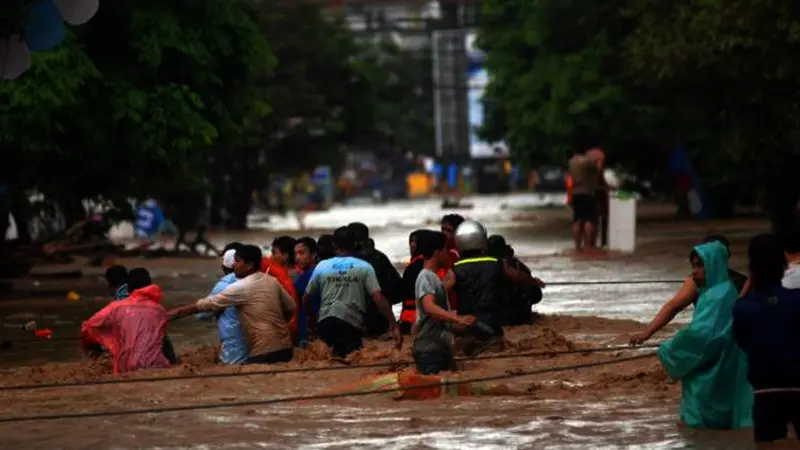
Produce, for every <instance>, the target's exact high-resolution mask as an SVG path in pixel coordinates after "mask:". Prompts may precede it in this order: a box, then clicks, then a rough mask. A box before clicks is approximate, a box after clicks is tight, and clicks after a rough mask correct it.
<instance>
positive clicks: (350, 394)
mask: <svg viewBox="0 0 800 450" xmlns="http://www.w3.org/2000/svg"><path fill="white" fill-rule="evenodd" d="M655 355H656V354H655V353H648V354H645V355H637V356H629V357H624V358H616V359H612V360H607V361H598V362H593V363H582V364H571V365H567V366H557V367H550V368H547V369H538V370H531V371H526V372H518V373H513V374H503V375H492V376H486V377H476V378H469V379H464V380H451V381H447V382H446V384H447V385H451V386H457V385H462V384H469V383H485V382H489V381H498V380H508V379H512V378H521V377H526V376H532V375H541V374H546V373H555V372H567V371H570V370H579V369H588V368H592V367H600V366H605V365H611V364H621V363H624V362H629V361H636V360H640V359H645V358H652V357H653V356H655ZM441 385H442V383H428V384H424V385H419V386H409V387H403V388H393V389H375V390H371V391H360V392H342V393H338V394H318V395H308V396H289V397H278V398H269V399H264V400H258V401H248V402H236V403H210V404H204V405H193V406H172V407H164V408H147V409H129V410H118V411H102V412H87V413H67V414H42V415H29V416H12V417H0V423H12V422H32V421H39V420H61V419H87V418H95V417H119V416H131V415H139V414H162V413H172V412H181V411H200V410H208V409H221V408H236V407H244V406H265V405H273V404H277V403H292V402H300V401H313V400H331V399H336V398H346V397H363V396H367V395H375V394H390V393H393V392H404V391H410V390H419V389H428V388H432V387H437V386H441Z"/></svg>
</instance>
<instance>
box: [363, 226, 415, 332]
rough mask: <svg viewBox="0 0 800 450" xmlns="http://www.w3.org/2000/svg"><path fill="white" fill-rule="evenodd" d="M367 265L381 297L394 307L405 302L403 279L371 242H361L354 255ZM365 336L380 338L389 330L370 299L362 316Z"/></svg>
mask: <svg viewBox="0 0 800 450" xmlns="http://www.w3.org/2000/svg"><path fill="white" fill-rule="evenodd" d="M354 256H355V257H356V258H359V259H362V260H364V261H366V262H368V263H369V265H371V266H372V268H373V269H374V270H375V275H376V276H377V278H378V284H379V285H380V286H381V292H382V293H383V296H384V297H386V299H387V300H389V303H391V304H392V305H396V304H398V303H401V302H402V301H403V300H405V296H404V295H403V279H402V278H400V273H399V272H397V269H396V268H395V267H394V264H392V261H391V260H389V257H387V256H386V255H385V254H384V253H383V252H381V251H380V250H378V249H376V248H375V246H374V244H373V243H372V240H370V241H367V242H362V243H361V244H360V245H359V248H358V251H357V252H356V253H355V255H354ZM364 322H365V325H366V334H367V336H380V335H382V334H384V333H386V332H387V331H388V330H389V323H388V322H386V319H385V318H384V317H383V315H382V314H381V313H380V311H378V307H377V306H376V305H375V302H373V301H372V300H371V299H370V300H368V301H367V311H366V313H365V314H364Z"/></svg>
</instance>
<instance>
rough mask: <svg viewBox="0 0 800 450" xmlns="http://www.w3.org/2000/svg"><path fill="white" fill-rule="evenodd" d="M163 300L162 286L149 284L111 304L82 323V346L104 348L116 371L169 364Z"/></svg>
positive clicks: (124, 371)
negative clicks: (165, 349)
mask: <svg viewBox="0 0 800 450" xmlns="http://www.w3.org/2000/svg"><path fill="white" fill-rule="evenodd" d="M162 299H163V292H162V290H161V288H160V287H159V286H157V285H150V286H147V287H144V288H142V289H138V290H135V291H133V292H132V293H131V295H130V296H128V297H127V298H125V299H122V300H117V301H114V302H112V303H110V304H109V305H108V306H106V307H105V308H103V309H102V310H100V311H99V312H98V313H97V314H95V315H94V316H92V317H91V318H90V319H89V320H87V321H86V322H84V324H83V326H82V329H81V333H82V337H83V340H84V345H86V344H94V343H96V344H100V345H102V346H103V347H104V348H105V349H107V350H108V351H109V352H110V353H111V355H112V357H113V361H114V362H113V365H114V373H115V374H120V373H126V372H130V371H134V370H138V369H149V368H161V367H168V366H169V365H170V363H169V361H168V360H167V358H166V357H165V356H164V352H163V344H164V336H165V333H166V327H167V315H166V311H165V310H164V308H163V307H162V306H161V301H162Z"/></svg>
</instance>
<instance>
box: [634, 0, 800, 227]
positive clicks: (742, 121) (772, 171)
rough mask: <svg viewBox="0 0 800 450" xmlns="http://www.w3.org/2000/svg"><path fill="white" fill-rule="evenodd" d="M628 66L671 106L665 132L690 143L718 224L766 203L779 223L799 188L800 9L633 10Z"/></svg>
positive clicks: (713, 3) (780, 0)
mask: <svg viewBox="0 0 800 450" xmlns="http://www.w3.org/2000/svg"><path fill="white" fill-rule="evenodd" d="M625 14H626V16H627V17H628V18H629V19H630V20H632V21H633V22H634V23H635V24H636V27H635V30H634V32H633V33H632V34H631V36H630V38H629V39H628V41H627V42H626V45H625V46H624V48H625V50H624V51H625V54H626V55H625V56H626V66H628V67H629V68H630V70H631V71H632V73H633V74H634V79H635V80H636V84H637V86H638V87H639V88H641V89H642V90H644V91H646V92H648V93H650V95H651V98H652V99H653V100H654V101H655V102H659V103H661V104H662V105H664V106H665V108H666V109H667V111H668V115H667V116H666V118H667V120H664V121H663V122H662V125H663V126H664V128H666V129H667V130H669V132H670V133H671V134H672V135H673V136H679V137H680V138H681V139H684V140H685V141H686V142H687V148H688V149H689V151H690V152H691V154H692V156H693V159H694V160H695V161H696V164H697V166H698V170H699V171H700V175H701V176H702V178H703V181H704V183H705V184H706V185H707V186H708V190H709V191H710V193H711V200H712V207H713V208H714V209H715V212H716V213H717V214H718V215H728V214H730V213H732V210H733V206H734V205H735V203H736V202H737V201H743V200H752V197H753V194H761V195H763V200H764V206H766V207H767V208H768V210H769V211H770V212H771V213H772V215H773V220H774V221H775V222H776V223H777V222H780V221H782V220H784V219H785V218H786V217H787V216H789V215H791V213H792V212H793V210H794V208H795V206H796V204H797V200H798V195H799V194H800V186H798V185H797V183H792V182H790V180H792V179H793V172H794V171H795V168H796V167H798V164H800V154H799V153H798V137H799V136H798V131H797V130H798V127H797V125H798V123H799V122H800V112H798V107H797V105H798V99H800V97H798V93H797V90H796V89H795V88H794V87H793V86H794V83H795V82H794V80H796V78H797V76H798V75H800V69H799V68H798V66H797V64H796V63H794V62H793V60H794V55H796V54H797V51H798V50H800V40H799V39H798V36H800V34H798V30H800V4H798V3H796V2H792V1H790V0H768V1H762V2H750V1H745V0H734V1H724V2H723V1H720V0H707V1H703V2H691V3H680V2H677V3H654V2H648V1H644V0H631V1H630V5H629V7H628V8H627V9H626V11H625Z"/></svg>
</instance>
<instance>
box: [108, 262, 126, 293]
mask: <svg viewBox="0 0 800 450" xmlns="http://www.w3.org/2000/svg"><path fill="white" fill-rule="evenodd" d="M106 283H108V287H109V289H111V290H112V291H113V292H114V300H122V299H123V298H126V297H127V296H128V269H126V268H125V266H111V267H109V268H108V269H106Z"/></svg>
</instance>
